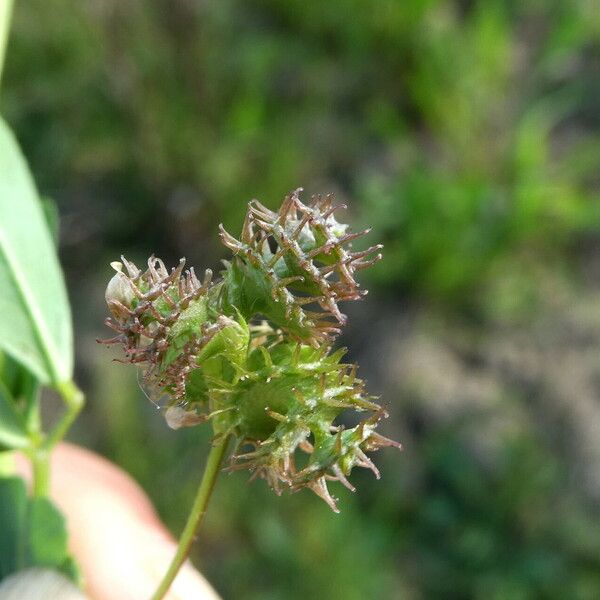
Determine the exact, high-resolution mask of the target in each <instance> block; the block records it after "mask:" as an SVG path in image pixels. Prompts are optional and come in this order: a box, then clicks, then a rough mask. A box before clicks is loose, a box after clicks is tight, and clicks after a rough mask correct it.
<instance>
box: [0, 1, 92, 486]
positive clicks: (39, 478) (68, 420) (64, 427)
mask: <svg viewBox="0 0 600 600" xmlns="http://www.w3.org/2000/svg"><path fill="white" fill-rule="evenodd" d="M0 1H1V0H0ZM56 390H57V391H58V392H59V393H60V395H61V396H62V399H63V402H64V403H65V406H66V410H65V412H64V414H63V416H62V417H61V418H60V419H59V420H58V423H56V425H55V426H54V428H53V429H52V431H51V432H50V433H49V435H48V436H43V434H41V433H40V432H39V431H38V432H35V431H34V432H32V436H33V438H34V439H33V440H32V446H31V449H30V450H29V452H28V455H29V458H30V460H31V466H32V470H33V494H34V496H47V495H48V494H49V492H50V453H51V452H52V449H53V448H54V446H56V444H58V442H60V441H61V440H62V439H63V438H64V437H65V434H66V433H67V431H68V430H69V427H71V425H72V423H73V421H74V420H75V418H76V417H77V415H78V414H79V411H80V410H81V408H82V406H83V393H82V392H81V390H80V389H79V388H78V387H77V386H76V385H75V384H74V383H73V382H72V381H66V382H63V383H60V384H58V385H57V386H56Z"/></svg>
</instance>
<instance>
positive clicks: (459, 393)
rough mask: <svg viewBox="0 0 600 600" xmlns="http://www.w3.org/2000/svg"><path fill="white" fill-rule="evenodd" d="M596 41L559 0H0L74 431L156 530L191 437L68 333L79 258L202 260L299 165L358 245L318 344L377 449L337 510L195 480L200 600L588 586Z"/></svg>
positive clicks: (6, 94) (185, 466)
mask: <svg viewBox="0 0 600 600" xmlns="http://www.w3.org/2000/svg"><path fill="white" fill-rule="evenodd" d="M599 40H600V12H599V11H598V10H597V9H596V8H595V6H594V3H593V2H591V1H586V0H528V1H526V2H516V1H512V0H479V1H466V0H465V1H461V2H458V1H451V0H403V1H402V2H398V1H393V0H382V1H380V2H376V3H372V2H364V1H359V0H338V1H337V2H330V3H306V2H299V1H297V0H287V1H284V0H280V1H275V0H256V1H254V2H241V1H239V0H221V1H220V2H193V1H192V0H178V1H177V2H168V1H167V0H154V1H152V2H150V1H149V0H127V1H117V0H105V1H103V2H98V1H93V0H81V1H79V2H76V1H75V0H52V2H42V1H41V0H30V1H29V2H20V3H17V8H16V14H15V24H14V33H13V37H12V40H11V46H10V48H9V53H8V63H7V67H6V88H5V89H3V95H2V100H1V105H2V110H3V113H4V114H5V115H6V117H7V118H8V120H9V121H10V122H11V123H12V124H13V126H14V127H15V129H16V131H17V134H18V135H19V138H20V141H21V143H22V144H23V146H24V149H25V153H26V155H27V156H28V158H29V159H30V161H31V164H32V169H33V171H34V173H35V174H36V177H37V179H38V181H39V184H40V187H41V189H42V191H43V192H44V193H45V194H48V195H49V196H51V197H53V198H55V199H56V201H57V203H58V205H59V208H60V212H61V214H62V217H63V219H62V228H61V248H62V256H63V261H64V264H65V265H66V268H67V276H68V278H69V281H70V284H71V290H72V296H73V299H74V301H75V314H76V319H77V323H76V330H77V331H79V340H78V342H79V348H80V353H79V360H78V362H79V365H80V374H79V377H80V379H81V382H82V386H83V387H84V388H87V390H88V392H89V396H90V399H91V400H90V407H89V408H88V412H87V414H86V415H85V416H84V419H83V421H82V423H81V425H80V429H79V431H78V433H77V436H78V438H79V439H80V440H81V441H82V442H83V443H86V444H87V445H93V446H95V447H96V448H98V449H100V450H102V451H103V452H105V453H106V454H108V455H109V456H111V457H112V458H113V459H115V460H117V461H118V462H119V464H121V465H123V466H124V467H125V468H127V469H128V470H129V471H130V472H131V473H132V474H133V475H134V476H135V477H136V478H137V479H138V480H139V481H140V482H141V483H142V484H143V485H144V487H145V488H146V489H147V490H148V492H149V493H150V494H151V496H152V497H153V499H154V500H155V502H156V503H157V506H158V507H159V510H160V512H161V514H162V515H163V517H164V518H165V519H166V520H167V522H168V524H169V525H170V526H171V527H173V529H174V530H178V529H179V528H180V527H181V525H182V520H183V518H184V515H185V513H186V510H187V506H188V504H189V502H190V498H191V494H192V492H193V489H194V486H195V483H196V477H197V476H198V473H199V470H200V468H201V464H202V461H203V452H204V451H205V448H206V442H207V437H206V436H207V432H205V431H202V430H197V431H196V430H193V431H186V432H183V433H182V432H177V433H175V432H169V431H165V429H164V425H163V424H162V421H161V420H159V419H157V418H156V416H155V415H154V414H153V410H152V407H151V405H150V404H149V403H145V402H144V401H143V399H142V395H141V393H140V391H139V389H138V388H137V383H136V382H135V380H132V379H131V378H129V377H128V375H126V374H124V372H123V371H121V370H120V369H119V367H118V366H115V365H113V364H110V361H109V353H108V352H106V351H105V350H103V349H101V348H96V347H95V345H94V342H93V339H94V337H96V336H98V335H100V336H102V335H103V334H104V333H103V332H102V329H101V321H102V316H103V313H104V308H103V306H102V291H103V284H104V282H105V280H106V278H107V277H108V269H107V268H106V263H107V262H108V261H109V260H114V258H115V257H116V256H118V255H119V254H120V253H121V252H124V253H125V254H127V255H128V256H129V255H131V258H135V259H140V258H142V259H143V257H145V256H147V255H148V254H150V253H151V252H156V253H157V254H158V255H161V256H164V257H166V258H167V259H174V258H178V257H179V256H183V255H186V256H188V257H189V258H190V261H191V263H192V264H196V265H197V266H198V267H202V266H214V265H215V261H216V258H217V257H218V256H220V255H221V254H222V252H221V250H220V249H219V248H218V247H217V236H216V224H217V223H218V222H221V221H223V222H224V223H225V225H226V226H227V227H228V228H230V229H231V230H232V231H234V232H235V231H237V230H238V229H239V227H240V224H241V218H242V215H243V211H244V209H245V203H246V202H247V201H248V200H249V199H250V198H253V197H257V198H259V199H260V200H261V201H262V202H264V203H265V204H267V205H269V206H275V205H277V204H278V202H279V201H280V199H281V198H282V197H283V195H284V194H285V193H286V192H287V191H289V190H290V189H293V188H295V187H297V186H300V185H303V186H304V187H305V188H306V190H307V193H312V192H317V191H334V192H336V193H337V195H338V197H339V198H340V200H341V201H348V204H349V206H350V211H351V215H350V220H351V221H353V222H355V223H356V224H357V225H359V224H361V223H362V224H364V225H365V226H366V225H369V226H372V227H373V228H374V231H375V232H376V233H374V234H373V236H372V237H373V241H374V242H375V241H379V240H380V239H381V238H383V241H384V243H385V244H386V258H385V260H384V261H382V263H381V264H380V265H379V266H378V267H377V269H376V270H375V271H374V275H373V277H372V279H371V281H370V282H369V284H370V285H371V287H372V288H374V293H372V295H371V296H369V299H368V301H366V302H365V303H364V304H362V305H361V306H360V307H359V308H358V309H355V310H354V311H353V314H352V317H353V318H354V324H353V326H352V330H351V332H350V334H349V335H348V337H347V339H345V340H344V342H345V343H347V344H348V345H349V346H350V348H351V351H352V354H353V356H354V358H358V359H359V360H360V362H361V364H362V365H363V369H362V372H363V373H364V374H365V375H366V376H367V377H368V379H369V384H370V387H371V388H373V390H374V391H375V392H380V393H382V394H383V395H384V398H385V399H386V401H387V402H388V404H389V406H390V409H391V413H392V418H391V419H390V422H389V424H388V427H389V430H390V432H391V433H393V437H395V438H398V437H400V439H404V440H405V441H406V451H405V453H404V454H403V455H397V454H394V453H392V452H391V451H390V452H389V453H386V454H384V455H383V456H381V457H377V458H378V459H379V462H380V463H381V467H382V469H381V470H382V472H383V479H382V480H381V481H380V482H376V483H372V485H370V483H371V482H367V481H366V479H367V478H368V476H366V475H360V476H358V478H359V479H360V477H362V478H364V479H365V481H364V482H361V483H362V484H363V485H360V486H359V489H360V490H361V491H360V492H359V493H358V494H357V495H356V496H351V495H350V494H348V493H346V491H345V490H342V491H339V494H340V496H341V502H340V504H341V507H342V514H341V515H340V516H334V515H331V514H330V513H329V512H328V511H327V509H326V507H324V506H321V505H320V503H319V502H318V500H316V499H315V500H313V499H312V498H310V497H308V496H307V495H306V494H300V495H295V496H291V497H282V498H275V497H273V496H272V494H270V493H269V492H268V490H266V488H265V486H263V485H262V484H260V483H256V484H253V485H252V486H246V484H245V482H244V481H243V477H240V476H237V475H234V476H232V477H226V478H224V479H223V481H222V482H221V484H220V485H219V488H218V491H217V498H216V499H215V502H214V503H213V507H212V510H213V512H212V515H210V518H209V520H208V522H207V527H206V530H205V532H204V539H203V542H202V543H201V544H199V548H198V559H197V560H198V562H199V564H200V565H201V566H202V568H203V569H204V571H205V572H206V573H207V575H208V576H209V577H210V578H211V579H212V581H214V583H215V586H216V587H217V589H219V591H220V592H221V593H222V594H223V596H224V597H225V598H244V599H247V598H248V599H254V598H256V599H259V598H260V599H261V600H262V599H280V598H285V599H290V598H306V597H314V598H323V599H325V600H327V599H331V600H337V599H339V598H347V599H357V600H358V599H363V598H381V599H393V598H394V599H395V598H407V599H412V598H444V599H446V598H486V600H488V599H498V600H500V599H502V600H505V599H508V600H513V599H514V600H520V599H528V598H549V599H557V600H558V599H563V598H575V599H578V598H581V599H586V598H590V599H592V598H597V597H599V596H600V576H599V575H598V574H599V573H600V558H599V557H600V553H599V550H600V548H599V547H598V544H599V542H598V540H600V536H599V535H598V533H599V531H598V529H599V527H600V521H599V519H598V518H599V516H600V515H599V514H598V509H597V500H598V499H599V498H600V491H599V490H598V488H599V486H598V485H596V484H594V483H593V481H592V483H590V477H591V476H590V475H589V473H588V474H587V475H586V474H585V469H584V468H583V467H582V465H583V464H584V463H585V462H586V461H588V463H589V461H590V460H591V458H590V457H595V458H600V453H597V454H593V453H592V450H590V449H589V448H595V446H594V443H595V444H596V445H598V443H599V440H597V439H596V438H598V434H597V430H596V434H595V436H594V435H593V434H590V440H591V441H590V443H589V448H588V446H587V445H585V443H584V442H585V440H586V439H587V438H585V435H584V434H583V433H582V432H585V431H586V430H585V427H586V423H587V424H590V423H598V420H594V419H600V417H599V416H598V415H599V413H600V408H599V407H598V406H597V404H598V393H599V391H598V385H597V381H599V380H600V379H598V372H597V371H598V369H597V367H596V366H595V362H596V361H594V360H593V359H591V358H589V355H590V354H591V355H592V356H593V351H594V350H597V348H598V343H600V331H599V328H598V323H599V322H600V317H599V316H598V309H597V308H595V307H596V306H598V304H597V302H596V301H597V300H598V297H597V296H596V295H594V294H595V293H596V288H597V278H596V281H595V280H594V279H595V274H597V273H598V268H597V266H595V262H594V259H595V257H596V256H597V251H598V240H599V235H598V234H599V232H600V229H599V225H600V223H599V219H600V213H599V204H598V200H599V184H600V180H599V179H598V173H599V170H598V167H599V166H600V108H599V106H598V98H600V77H599V76H598V75H599V70H600V69H599V67H600V42H599ZM375 238H377V239H375ZM82 282H83V283H82ZM584 325H585V326H584ZM521 338H524V340H525V341H523V343H522V344H521V342H520V341H519V340H521ZM424 339H425V340H426V341H427V343H424V342H423V340H424ZM515 340H516V341H515ZM531 340H537V341H536V343H535V344H533V343H531V344H530V345H528V344H529V342H531ZM567 340H568V341H567ZM519 344H521V345H519ZM515 345H516V346H517V347H518V348H520V349H522V348H524V349H523V351H522V353H521V354H520V353H519V352H517V350H515V349H514V348H513V346H515ZM422 347H424V348H425V350H422ZM507 348H508V350H507ZM548 348H552V352H550V353H549V352H548ZM403 357H405V358H406V357H413V358H414V357H417V358H416V359H414V360H415V361H416V362H414V363H411V362H410V360H407V361H406V362H407V364H413V365H414V368H413V369H412V370H407V369H406V368H404V367H402V364H404V363H402V360H401V359H403ZM419 357H422V358H419ZM553 361H556V364H557V365H565V368H564V369H555V368H554V366H553ZM538 362H539V363H540V364H541V365H542V366H539V365H538ZM532 364H533V366H531V365H532ZM423 365H425V366H426V367H427V368H425V367H424V366H423ZM507 365H508V366H507ZM569 365H570V366H571V368H570V369H569V368H567V367H568V366H569ZM586 365H587V366H586ZM421 367H423V378H422V380H420V379H419V378H418V377H416V376H415V375H414V373H417V374H419V373H421V372H420V371H419V369H420V368H421ZM578 369H579V370H581V369H587V370H586V371H585V373H583V374H581V377H580V379H574V378H576V376H579V375H577V374H579V370H578ZM552 371H560V375H561V377H562V380H558V381H557V380H554V379H552V377H553V376H554V373H553V372H552ZM400 374H402V376H400ZM411 378H412V379H411ZM490 382H491V383H490ZM549 382H550V383H549ZM581 382H583V383H581ZM584 383H585V385H584ZM588 384H589V385H588ZM563 385H564V388H565V392H564V394H563V395H561V393H562V392H561V390H562V387H561V386H563ZM586 386H587V387H586ZM490 390H491V391H490ZM557 390H558V391H557ZM566 390H568V391H566ZM590 390H591V391H590ZM588 397H589V402H588V403H587V404H585V403H584V400H583V399H586V398H588ZM582 398H583V399H582ZM586 401H587V400H586ZM482 405H484V406H483V408H482ZM584 408H585V411H588V412H585V411H584ZM498 422H501V423H504V424H505V425H503V426H502V427H499V426H497V423H498ZM506 423H509V425H506ZM590 427H591V425H590ZM394 430H395V431H394ZM149 437H152V439H153V440H156V443H154V442H153V443H152V444H148V443H147V440H148V439H149ZM481 437H483V438H484V439H485V440H486V441H487V442H488V443H487V444H482V443H481V439H480V438H481ZM490 440H494V441H495V445H494V447H493V448H491V447H490ZM572 440H576V442H573V441H572ZM577 443H579V445H580V447H579V448H574V446H577ZM586 443H587V442H586ZM591 464H592V465H593V464H594V463H593V462H592V463H591ZM596 464H597V463H596ZM592 479H593V477H592ZM365 484H366V485H365Z"/></svg>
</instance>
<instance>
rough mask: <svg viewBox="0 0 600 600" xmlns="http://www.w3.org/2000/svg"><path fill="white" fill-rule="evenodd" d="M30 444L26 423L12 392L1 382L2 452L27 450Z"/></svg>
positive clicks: (0, 431)
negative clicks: (19, 449) (18, 410)
mask: <svg viewBox="0 0 600 600" xmlns="http://www.w3.org/2000/svg"><path fill="white" fill-rule="evenodd" d="M28 443H29V440H28V437H27V431H26V428H25V423H24V422H23V419H22V417H21V415H20V414H19V413H18V412H17V409H16V405H15V402H14V400H13V398H12V397H11V395H10V392H9V391H8V389H7V388H6V386H5V385H4V384H3V383H2V381H0V451H2V450H11V449H16V448H25V447H26V446H27V444H28Z"/></svg>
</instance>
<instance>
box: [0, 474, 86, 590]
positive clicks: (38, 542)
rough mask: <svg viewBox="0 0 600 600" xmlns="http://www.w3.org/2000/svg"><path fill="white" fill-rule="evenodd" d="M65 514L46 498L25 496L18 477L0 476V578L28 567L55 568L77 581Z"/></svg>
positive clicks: (76, 571) (22, 482) (77, 576)
mask: <svg viewBox="0 0 600 600" xmlns="http://www.w3.org/2000/svg"><path fill="white" fill-rule="evenodd" d="M67 537H68V536H67V527H66V522H65V518H64V517H63V515H62V514H61V512H60V511H59V510H58V508H56V506H55V505H54V504H53V503H52V502H51V501H50V500H49V499H48V498H31V499H29V498H27V493H26V490H25V483H24V481H23V480H22V479H21V478H19V477H7V478H1V479H0V580H1V579H3V578H4V577H6V576H7V575H10V574H11V573H14V572H16V571H20V570H21V569H26V568H28V567H48V568H51V569H57V570H59V571H61V572H62V573H64V574H65V575H66V576H67V577H69V578H70V579H72V580H73V581H75V582H76V583H78V582H79V579H80V576H79V570H78V569H77V565H76V564H75V561H74V560H73V558H72V557H71V556H70V555H69V552H68V549H67Z"/></svg>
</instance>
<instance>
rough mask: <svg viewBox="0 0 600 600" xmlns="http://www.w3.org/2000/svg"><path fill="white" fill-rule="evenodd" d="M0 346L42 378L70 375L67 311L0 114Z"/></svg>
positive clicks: (40, 216) (51, 253) (34, 201)
mask: <svg viewBox="0 0 600 600" xmlns="http://www.w3.org/2000/svg"><path fill="white" fill-rule="evenodd" d="M0 289H1V290H2V293H1V294H0V348H2V349H3V350H5V351H6V352H7V353H8V354H10V355H11V356H12V357H13V358H14V359H15V360H17V361H19V362H20V363H21V364H23V365H24V366H26V367H27V368H28V369H29V370H30V371H32V372H33V373H35V375H36V376H37V377H38V379H39V380H40V381H41V382H42V383H58V382H59V381H65V380H68V379H70V378H71V375H72V370H73V357H72V354H73V350H72V348H73V342H72V330H71V315H70V309H69V304H68V300H67V294H66V289H65V285H64V281H63V278H62V272H61V269H60V265H59V262H58V258H57V256H56V252H55V250H54V244H53V242H52V237H51V234H50V231H49V228H48V225H47V223H46V219H45V216H44V212H43V208H42V204H41V202H40V200H39V197H38V193H37V190H36V188H35V185H34V183H33V179H32V177H31V174H30V172H29V169H28V167H27V163H26V162H25V159H24V158H23V155H22V154H21V151H20V149H19V146H18V144H17V142H16V140H15V138H14V136H13V135H12V133H11V132H10V130H9V128H8V126H7V125H6V123H5V122H4V121H3V120H2V119H0Z"/></svg>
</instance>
